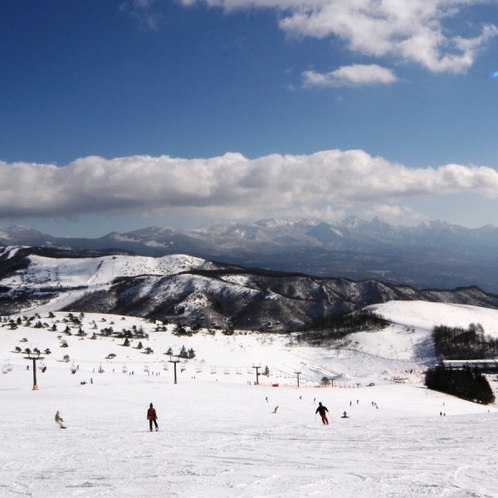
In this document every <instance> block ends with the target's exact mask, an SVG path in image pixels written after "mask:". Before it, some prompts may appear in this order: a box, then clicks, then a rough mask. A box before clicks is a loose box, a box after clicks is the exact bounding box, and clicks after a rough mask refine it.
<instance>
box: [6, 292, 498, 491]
mask: <svg viewBox="0 0 498 498" xmlns="http://www.w3.org/2000/svg"><path fill="white" fill-rule="evenodd" d="M375 309H376V311H377V312H378V313H380V314H382V315H384V316H385V317H386V318H389V319H390V320H392V322H393V323H392V325H391V326H389V327H388V328H386V329H383V330H381V331H376V332H369V333H366V334H365V333H358V334H355V336H354V338H353V340H351V341H350V342H349V345H347V347H342V348H341V347H338V346H339V344H336V345H331V346H329V347H327V348H314V347H309V346H306V345H305V344H302V343H298V342H296V340H295V337H294V336H292V335H291V336H289V335H287V336H284V335H278V334H277V335H275V334H272V335H268V334H259V333H254V334H251V333H247V332H245V331H236V333H235V334H234V335H231V336H226V335H224V334H222V333H221V332H220V331H217V332H216V333H215V334H214V335H212V334H210V333H208V332H207V331H206V330H201V331H199V332H198V333H197V334H194V335H192V336H190V337H188V336H182V337H177V336H174V335H173V334H172V331H173V330H174V326H173V325H169V326H167V327H166V328H164V327H163V325H162V324H161V323H154V322H152V321H150V320H144V319H141V318H136V317H135V318H134V317H126V316H118V315H102V314H91V313H85V314H83V315H79V314H69V313H67V312H66V313H63V312H57V313H54V314H48V313H47V314H40V315H39V316H36V315H35V314H33V315H31V314H25V315H24V316H23V315H22V314H21V315H20V316H19V318H20V319H19V320H18V317H17V316H11V317H9V318H8V319H6V318H4V319H3V320H2V323H1V326H0V362H1V363H2V365H3V372H4V373H3V374H2V375H1V376H0V392H1V398H2V402H1V403H0V435H1V438H2V450H1V451H0V496H2V497H14V496H19V495H28V496H33V497H35V498H46V497H47V498H48V497H50V498H59V497H68V496H70V497H73V496H74V497H76V496H78V497H92V498H93V497H165V496H169V497H173V496H175V497H181V498H194V497H201V496H202V497H230V498H231V497H240V498H242V497H244V498H248V497H254V496H258V497H269V496H272V497H304V496H320V497H321V496H323V497H325V496H334V497H338V498H342V497H351V496H354V497H360V498H367V497H368V498H370V497H384V498H387V497H404V498H405V497H406V498H410V497H424V496H427V497H429V496H431V497H432V496H445V497H453V498H461V497H477V496H481V497H485V496H489V497H491V496H495V490H496V486H497V485H498V479H497V478H496V472H495V471H496V463H495V460H496V459H495V450H496V445H497V443H498V436H496V434H498V431H497V430H496V429H497V428H498V409H497V407H496V406H494V405H493V406H482V405H477V404H473V403H470V402H465V401H463V400H459V399H456V398H452V397H450V396H446V395H444V394H441V393H436V392H431V391H428V390H427V389H426V388H425V387H424V386H423V383H422V380H423V376H422V372H423V370H424V369H425V366H426V365H425V364H428V363H430V362H431V361H432V360H433V358H431V356H430V351H429V349H427V347H426V346H427V339H428V337H429V335H430V329H431V327H432V325H434V324H447V325H459V326H462V327H466V326H467V325H468V324H469V323H481V324H483V327H484V329H485V331H486V333H488V334H491V335H496V334H497V333H498V332H497V325H496V324H497V323H498V311H494V310H489V309H482V308H476V307H472V306H454V305H448V304H442V303H427V302H408V303H403V302H389V303H385V304H382V305H378V306H376V307H375ZM110 329H112V330H113V331H123V330H129V331H132V332H133V333H139V334H141V338H140V339H137V338H135V339H133V340H132V341H131V344H130V346H123V343H124V339H123V338H119V339H118V338H116V337H114V338H113V337H110V336H109V337H105V336H104V335H105V333H108V332H109V330H110ZM106 331H107V332H106ZM94 333H95V339H92V338H91V337H92V336H93V334H94ZM84 334H86V335H84ZM147 336H148V337H147ZM139 341H140V342H142V346H143V348H142V349H136V347H137V345H138V342H139ZM64 342H65V343H66V344H67V347H61V346H62V345H63V344H64ZM421 345H422V346H423V347H421ZM336 346H337V347H336ZM26 347H27V348H29V349H30V350H31V351H32V350H34V349H35V348H37V349H39V350H40V351H41V352H42V356H43V357H44V358H43V364H39V365H38V367H40V366H43V367H46V368H45V371H44V372H42V370H41V369H38V370H37V385H38V390H32V385H33V371H32V368H30V369H29V370H27V367H28V366H30V367H31V366H32V362H31V361H30V360H26V359H25V356H26V354H25V353H24V349H25V348H26ZM182 347H185V348H186V349H187V350H194V352H195V358H193V359H190V360H188V361H183V360H182V361H180V363H178V364H177V380H178V383H177V384H176V385H175V384H174V383H173V380H174V368H173V367H174V364H173V363H170V360H171V359H173V360H174V359H175V357H172V358H170V356H169V355H166V354H164V353H165V352H166V351H167V350H168V349H169V348H171V349H172V350H173V352H174V354H177V353H178V352H179V351H180V349H181V348H182ZM16 348H21V349H22V352H21V353H16V352H15V351H16ZM146 348H150V349H149V351H152V352H150V354H144V351H145V350H146ZM424 348H425V349H424ZM47 349H48V350H49V351H50V353H51V354H47V352H46V350H47ZM421 351H425V353H424V354H425V356H424V355H423V357H422V356H421V355H420V353H421ZM66 355H67V357H66V360H67V361H64V356H66ZM114 355H115V356H114ZM424 362H425V364H424ZM266 366H268V369H269V372H270V374H269V376H268V377H267V376H263V375H262V376H260V377H259V381H260V384H259V385H255V384H254V382H255V380H256V368H254V367H258V370H259V372H260V373H262V372H263V371H264V370H265V369H266ZM259 367H261V368H259ZM324 377H327V378H329V379H331V380H332V381H333V383H332V384H328V387H321V386H323V378H324ZM298 379H299V387H298ZM399 379H403V380H404V382H405V383H402V384H400V383H399ZM396 381H398V382H396ZM492 384H493V387H495V383H494V382H492ZM318 401H321V402H322V403H323V404H324V405H326V406H327V407H328V409H329V420H330V425H328V426H326V425H323V424H321V422H320V420H319V417H317V416H316V415H315V410H316V407H317V403H318ZM150 402H153V403H154V405H155V407H156V409H157V411H158V415H159V427H160V430H159V432H157V433H149V429H148V425H147V421H146V420H145V414H146V410H147V408H148V406H149V403H150ZM56 411H60V412H61V415H62V416H63V418H64V422H65V423H66V425H67V427H68V428H67V429H66V430H61V429H59V428H58V426H57V425H56V424H55V422H54V414H55V412H56ZM344 411H346V412H347V415H348V417H349V418H347V419H343V418H341V416H342V414H343V412H344Z"/></svg>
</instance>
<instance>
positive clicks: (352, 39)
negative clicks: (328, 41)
mask: <svg viewBox="0 0 498 498" xmlns="http://www.w3.org/2000/svg"><path fill="white" fill-rule="evenodd" d="M198 1H204V2H205V3H207V4H208V5H211V6H217V7H222V8H224V9H225V10H227V11H230V10H233V9H240V8H249V7H251V8H254V7H266V8H268V7H271V8H275V9H277V10H278V11H279V12H280V16H281V17H280V20H279V26H280V28H281V29H282V30H284V31H285V32H286V33H287V34H288V35H291V36H298V37H299V36H309V37H313V38H327V37H336V38H339V39H342V40H343V41H344V42H345V44H346V45H347V47H348V49H349V50H350V51H351V52H354V53H357V54H361V55H366V56H371V57H377V58H379V57H386V56H390V57H395V58H397V59H400V60H403V61H407V62H415V63H417V64H420V65H422V66H423V67H425V68H427V69H428V70H430V71H433V72H453V73H462V72H465V71H466V70H467V69H468V68H469V67H470V66H471V65H472V64H473V62H474V60H475V57H476V55H477V53H478V50H479V49H480V48H481V47H483V46H484V45H485V43H486V42H487V41H488V40H489V39H490V38H491V37H493V36H496V35H497V34H498V28H496V26H494V25H485V26H484V27H482V30H481V34H480V35H478V36H476V37H474V38H464V37H463V35H462V33H463V31H464V30H465V29H467V28H468V26H465V27H464V26H460V27H459V28H456V27H451V26H450V24H449V23H446V24H445V21H446V20H447V19H449V18H450V17H452V16H455V15H456V14H458V13H459V12H461V10H462V9H463V8H465V7H472V6H473V5H479V4H483V3H492V0H198ZM183 3H184V4H185V5H188V4H192V3H195V0H183ZM452 29H453V31H452ZM457 29H461V30H462V33H460V32H458V31H456V30H457Z"/></svg>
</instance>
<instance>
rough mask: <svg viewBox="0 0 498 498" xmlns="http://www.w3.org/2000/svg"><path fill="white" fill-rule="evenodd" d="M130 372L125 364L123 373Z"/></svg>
mask: <svg viewBox="0 0 498 498" xmlns="http://www.w3.org/2000/svg"><path fill="white" fill-rule="evenodd" d="M126 372H128V369H127V368H126V363H123V373H124V374H125V373H126Z"/></svg>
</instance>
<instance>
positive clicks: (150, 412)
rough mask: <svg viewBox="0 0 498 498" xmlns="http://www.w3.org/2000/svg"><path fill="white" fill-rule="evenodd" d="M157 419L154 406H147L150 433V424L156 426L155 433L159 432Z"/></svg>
mask: <svg viewBox="0 0 498 498" xmlns="http://www.w3.org/2000/svg"><path fill="white" fill-rule="evenodd" d="M157 419H158V416H157V413H156V409H155V408H154V406H153V405H152V403H151V404H150V406H149V409H148V410H147V420H148V421H149V429H150V432H152V424H154V425H155V426H156V431H158V430H159V426H158V425H157Z"/></svg>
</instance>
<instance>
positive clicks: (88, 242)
mask: <svg viewBox="0 0 498 498" xmlns="http://www.w3.org/2000/svg"><path fill="white" fill-rule="evenodd" d="M2 245H3V246H13V245H29V246H36V247H47V248H65V249H76V250H107V251H109V250H111V251H130V252H133V253H135V254H139V255H143V256H164V255H169V254H180V253H181V254H188V255H191V256H196V257H200V258H204V259H208V260H214V261H223V262H226V263H232V264H237V265H242V266H245V267H259V268H265V269H270V270H276V271H287V272H300V273H306V274H310V275H315V276H327V277H330V276H331V277H345V278H352V279H355V280H363V279H371V278H373V279H379V280H383V281H385V282H390V283H393V284H396V285H400V284H405V285H413V286H415V287H418V288H427V287H435V288H446V289H448V288H454V287H459V286H468V285H477V286H479V287H481V288H483V289H485V290H486V291H489V292H498V228H496V227H494V226H492V225H486V226H484V227H481V228H478V229H469V228H465V227H462V226H458V225H451V224H448V223H445V222H440V221H431V222H424V223H421V224H419V225H418V226H414V227H410V226H401V225H392V224H389V223H386V222H385V221H383V220H382V219H380V218H374V219H372V220H371V221H365V220H361V219H360V218H357V217H349V218H346V219H345V220H343V221H342V222H339V223H329V222H323V221H320V220H313V219H311V220H299V221H282V220H262V221H258V222H255V223H245V224H243V223H214V224H212V225H209V226H205V227H201V228H197V229H192V230H183V229H177V228H156V227H149V228H144V229H142V230H136V231H133V232H128V233H116V232H114V233H110V234H108V235H106V236H104V237H100V238H96V239H83V238H81V239H77V238H56V237H52V236H50V235H46V234H42V233H40V232H37V231H36V230H33V229H29V228H27V227H19V226H18V227H12V228H4V229H0V246H2Z"/></svg>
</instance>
